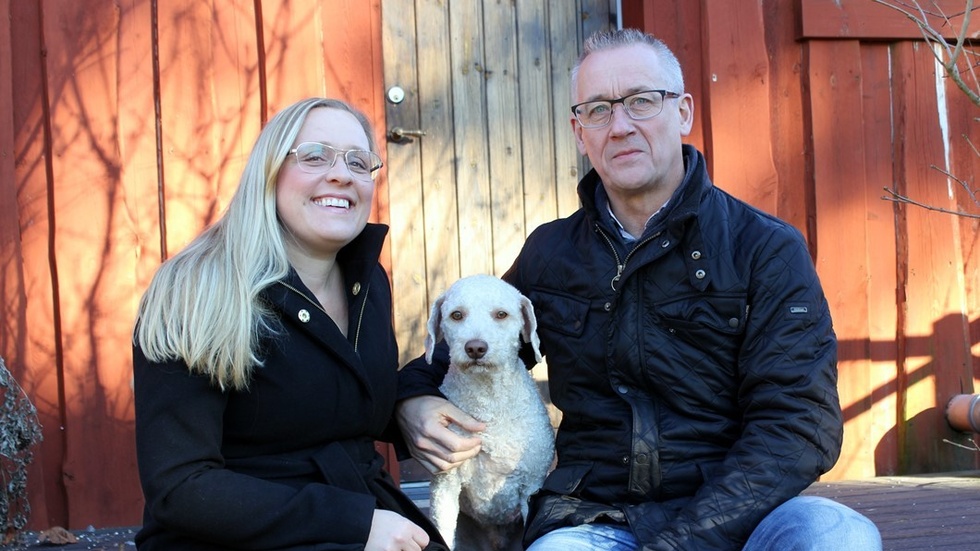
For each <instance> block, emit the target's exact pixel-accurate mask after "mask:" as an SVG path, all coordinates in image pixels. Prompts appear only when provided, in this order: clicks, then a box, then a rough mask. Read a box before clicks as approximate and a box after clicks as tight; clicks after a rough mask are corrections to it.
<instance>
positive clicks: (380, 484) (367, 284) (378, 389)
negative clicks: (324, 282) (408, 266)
mask: <svg viewBox="0 0 980 551" xmlns="http://www.w3.org/2000/svg"><path fill="white" fill-rule="evenodd" d="M386 231H387V228H385V227H384V226H378V225H373V224H372V225H369V226H368V227H367V229H365V231H364V232H363V233H362V234H361V236H359V237H358V238H357V239H356V240H355V241H354V242H353V243H352V244H350V245H348V246H347V247H345V248H344V249H343V250H342V251H341V253H340V255H339V256H338V262H339V263H340V265H341V266H342V267H343V269H344V276H345V281H346V288H347V293H348V296H347V299H348V302H349V311H350V319H349V328H350V329H349V331H348V333H349V337H344V335H343V334H342V333H341V332H340V331H339V329H338V328H337V326H336V325H335V324H334V323H333V321H332V320H331V319H330V318H329V317H328V316H327V314H326V313H325V312H323V311H322V310H321V309H320V307H319V305H318V303H317V301H316V299H315V298H314V297H313V295H312V293H311V292H310V291H309V290H308V289H307V288H306V287H305V286H304V285H303V283H302V282H301V281H300V279H299V277H298V276H297V275H296V273H295V272H291V273H290V275H289V277H287V278H286V280H284V281H281V282H279V283H277V284H275V285H272V286H271V287H269V288H268V289H266V290H265V291H264V292H263V299H264V301H265V303H266V304H267V305H268V307H269V308H270V310H271V311H272V313H273V315H274V316H275V323H276V324H278V326H279V329H280V330H279V332H278V335H277V336H275V337H274V338H266V339H264V340H263V350H262V353H263V356H264V365H263V366H261V367H259V368H256V369H255V370H254V375H253V378H252V381H251V384H250V387H249V390H247V391H242V392H238V391H230V390H229V391H224V392H222V391H220V390H219V389H218V388H216V387H215V386H214V385H212V384H210V383H209V381H208V380H207V378H205V377H202V376H196V375H190V374H189V373H188V369H187V366H186V365H185V364H184V363H183V362H182V361H171V362H166V363H150V362H148V361H147V359H146V357H145V356H144V355H143V353H142V351H141V350H140V349H139V348H138V347H136V348H135V349H134V369H135V377H134V380H135V393H136V439H137V458H138V463H139V470H140V479H141V481H142V486H143V493H144V496H145V498H146V507H145V509H144V525H143V529H142V530H141V531H140V532H139V534H138V535H137V538H136V542H137V545H138V546H139V548H140V549H141V550H144V551H145V550H149V551H153V550H175V549H180V550H182V551H186V550H202V551H203V550H218V549H289V550H327V549H363V547H364V543H365V542H366V541H367V537H368V533H369V530H370V527H371V520H372V515H373V514H374V510H375V508H378V507H379V506H380V507H384V508H389V509H395V510H400V511H401V512H402V513H403V514H404V515H406V516H408V517H409V518H411V519H412V520H413V521H415V522H416V523H417V524H420V525H421V526H423V527H425V528H427V529H428V532H429V533H430V535H433V537H434V538H436V541H441V540H438V536H437V535H436V530H435V529H434V528H432V526H431V524H429V523H428V521H427V520H426V519H425V518H424V517H423V515H422V513H421V512H420V511H418V509H416V508H415V507H414V506H413V505H412V504H411V501H410V500H408V499H407V498H406V497H405V496H404V495H403V494H401V492H400V491H399V490H398V489H397V488H396V487H395V486H394V484H393V483H392V481H391V479H390V477H388V475H387V474H386V473H385V471H383V470H382V466H383V459H382V457H381V455H380V454H378V453H377V452H376V451H375V448H374V440H375V439H391V438H392V437H394V436H395V433H394V432H392V431H394V430H396V427H395V425H394V423H393V422H392V419H393V418H392V413H393V407H394V400H395V390H396V370H397V365H398V350H397V345H396V342H395V337H394V334H393V331H392V327H391V291H390V287H389V282H388V278H387V275H386V274H385V272H384V270H383V269H382V268H381V266H380V265H379V264H378V254H379V251H380V249H381V244H382V241H383V240H384V236H385V233H386Z"/></svg>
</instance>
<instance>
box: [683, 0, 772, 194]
mask: <svg viewBox="0 0 980 551" xmlns="http://www.w3.org/2000/svg"><path fill="white" fill-rule="evenodd" d="M702 14H703V17H704V25H705V32H704V35H703V39H704V40H705V54H706V55H705V66H704V71H705V73H706V74H708V75H710V79H709V81H710V88H709V90H708V93H709V94H710V101H709V102H705V106H706V111H707V112H706V113H705V116H707V117H708V118H709V120H710V121H711V126H710V132H709V133H708V135H707V136H706V138H707V140H708V141H707V143H706V144H705V147H706V148H707V149H708V150H709V151H711V158H712V170H713V172H712V179H713V181H714V182H715V183H716V184H717V185H719V186H720V187H722V188H724V189H725V190H727V191H728V192H730V193H732V194H733V195H735V196H737V197H739V198H741V199H743V200H745V201H747V202H748V203H750V204H752V205H754V206H756V207H758V208H760V209H762V210H764V211H766V212H770V213H775V212H776V190H777V177H776V169H775V165H774V163H773V158H772V145H771V139H772V138H771V134H770V133H771V127H772V120H771V118H770V112H771V110H772V108H771V105H770V101H769V93H770V92H769V86H770V82H769V70H770V69H769V56H768V52H767V51H766V43H765V34H766V31H765V27H764V25H763V22H764V20H763V16H762V4H761V3H760V2H754V3H753V4H752V6H751V7H749V6H746V5H745V4H744V3H735V2H730V1H728V0H704V9H703V10H702ZM734 44H738V45H739V46H738V47H737V48H736V47H733V45H734ZM747 128H754V129H756V130H755V132H754V138H753V139H751V140H747V139H745V129H747Z"/></svg>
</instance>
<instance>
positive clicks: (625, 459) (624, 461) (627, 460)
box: [623, 455, 630, 465]
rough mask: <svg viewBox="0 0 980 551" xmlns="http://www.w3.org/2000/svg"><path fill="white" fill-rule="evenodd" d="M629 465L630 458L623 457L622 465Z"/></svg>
mask: <svg viewBox="0 0 980 551" xmlns="http://www.w3.org/2000/svg"><path fill="white" fill-rule="evenodd" d="M629 464H630V456H628V455H624V456H623V465H629Z"/></svg>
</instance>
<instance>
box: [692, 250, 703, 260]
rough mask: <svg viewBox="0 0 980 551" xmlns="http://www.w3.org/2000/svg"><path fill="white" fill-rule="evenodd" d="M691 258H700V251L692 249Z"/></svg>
mask: <svg viewBox="0 0 980 551" xmlns="http://www.w3.org/2000/svg"><path fill="white" fill-rule="evenodd" d="M691 258H693V259H694V260H701V251H692V252H691Z"/></svg>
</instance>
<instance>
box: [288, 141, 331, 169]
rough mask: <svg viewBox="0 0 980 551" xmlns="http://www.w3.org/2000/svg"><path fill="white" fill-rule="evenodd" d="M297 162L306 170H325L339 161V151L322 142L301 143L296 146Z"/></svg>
mask: <svg viewBox="0 0 980 551" xmlns="http://www.w3.org/2000/svg"><path fill="white" fill-rule="evenodd" d="M296 162H297V163H299V167H300V168H302V169H303V170H304V171H306V172H312V173H318V172H323V171H324V170H326V169H328V168H330V167H332V166H333V165H334V163H335V162H337V152H336V151H334V150H333V149H331V148H329V147H327V146H325V145H323V144H320V143H316V142H306V143H301V144H299V145H298V146H296Z"/></svg>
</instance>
